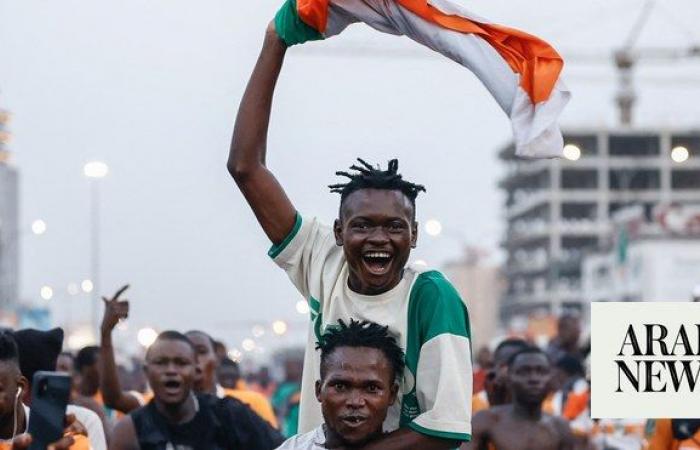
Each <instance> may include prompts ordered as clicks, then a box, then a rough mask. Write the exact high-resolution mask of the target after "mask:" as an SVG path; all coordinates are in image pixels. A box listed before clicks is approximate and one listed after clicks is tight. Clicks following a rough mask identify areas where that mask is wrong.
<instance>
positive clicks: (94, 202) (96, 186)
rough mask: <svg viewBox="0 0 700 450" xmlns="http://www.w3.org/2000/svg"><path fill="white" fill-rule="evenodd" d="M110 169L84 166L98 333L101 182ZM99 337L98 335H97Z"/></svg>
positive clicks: (93, 320) (93, 310) (93, 311)
mask: <svg viewBox="0 0 700 450" xmlns="http://www.w3.org/2000/svg"><path fill="white" fill-rule="evenodd" d="M108 173H109V167H108V166H107V164H105V163H103V162H102V161H90V162H88V163H86V164H85V165H84V166H83V174H84V175H85V176H86V177H87V178H88V180H89V181H90V277H91V280H90V281H92V290H91V295H90V323H91V325H92V330H93V332H94V333H97V305H98V303H99V295H100V292H101V291H100V180H101V179H102V178H104V177H106V176H107V174H108ZM95 336H97V334H95Z"/></svg>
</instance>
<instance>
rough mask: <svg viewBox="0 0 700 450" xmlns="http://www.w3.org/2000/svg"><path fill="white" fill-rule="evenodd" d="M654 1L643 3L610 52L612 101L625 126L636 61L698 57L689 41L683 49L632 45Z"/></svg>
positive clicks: (633, 95) (699, 49) (632, 95)
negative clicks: (614, 92) (614, 87)
mask: <svg viewBox="0 0 700 450" xmlns="http://www.w3.org/2000/svg"><path fill="white" fill-rule="evenodd" d="M654 5H655V2H654V0H648V1H647V2H646V3H645V4H644V7H643V8H642V10H641V12H640V14H639V17H638V18H637V21H636V22H635V24H634V26H633V27H632V29H631V30H630V33H629V35H628V36H627V40H626V41H625V44H624V45H623V46H622V47H621V48H619V49H618V50H616V51H615V52H614V53H613V59H614V61H615V66H616V67H617V71H618V83H619V84H618V89H617V95H616V96H615V101H616V103H617V106H618V109H619V114H620V116H619V117H620V124H622V125H624V126H630V125H632V110H633V108H634V104H635V102H636V100H637V94H636V92H635V89H634V82H633V74H634V68H635V65H636V64H637V62H638V61H639V60H641V59H644V60H653V61H657V62H667V61H675V60H679V59H683V58H689V57H700V45H691V46H689V47H688V48H686V49H672V48H640V49H636V48H635V46H636V43H637V40H638V39H639V35H640V34H641V32H642V30H643V29H644V26H645V25H646V24H647V22H648V21H649V17H650V16H651V12H652V10H653V9H654Z"/></svg>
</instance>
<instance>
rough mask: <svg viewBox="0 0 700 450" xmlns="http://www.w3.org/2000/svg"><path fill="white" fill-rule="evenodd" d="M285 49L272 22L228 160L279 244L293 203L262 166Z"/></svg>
mask: <svg viewBox="0 0 700 450" xmlns="http://www.w3.org/2000/svg"><path fill="white" fill-rule="evenodd" d="M286 50H287V47H286V46H285V44H284V43H283V42H282V40H281V39H280V38H279V37H278V36H277V32H276V31H275V27H274V25H273V24H272V23H271V24H270V25H269V26H268V28H267V32H266V33H265V43H264V44H263V48H262V50H261V51H260V57H259V58H258V62H257V63H256V64H255V69H253V73H252V75H251V76H250V81H249V82H248V86H247V87H246V90H245V93H244V94H243V99H242V100H241V106H240V107H239V109H238V117H237V118H236V125H235V127H234V130H233V139H232V140H231V151H230V153H229V159H228V171H229V172H230V173H231V175H232V176H233V178H234V180H236V184H237V185H238V187H239V188H240V190H241V192H242V193H243V196H244V197H245V199H246V200H247V201H248V204H250V207H251V209H252V210H253V212H254V213H255V217H257V219H258V222H260V225H261V226H262V229H263V230H264V231H265V234H267V237H268V238H269V239H270V241H271V242H272V243H273V244H279V243H281V242H282V241H283V240H284V238H285V237H287V235H288V234H289V232H290V231H291V230H292V228H293V227H294V223H295V222H296V209H295V208H294V205H293V204H292V202H291V201H290V200H289V198H288V197H287V194H286V193H285V192H284V189H283V188H282V186H281V185H280V183H279V182H278V181H277V179H276V178H275V176H274V175H273V174H272V172H271V171H269V170H268V168H267V167H266V165H265V154H266V149H267V129H268V126H269V123H270V110H271V109H272V97H273V95H274V92H275V85H276V84H277V79H278V78H279V74H280V71H281V70H282V63H283V62H284V55H285V52H286Z"/></svg>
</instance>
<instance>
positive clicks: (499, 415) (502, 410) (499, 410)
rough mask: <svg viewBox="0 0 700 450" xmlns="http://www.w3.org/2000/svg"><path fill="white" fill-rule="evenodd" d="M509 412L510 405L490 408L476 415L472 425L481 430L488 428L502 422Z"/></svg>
mask: <svg viewBox="0 0 700 450" xmlns="http://www.w3.org/2000/svg"><path fill="white" fill-rule="evenodd" d="M510 410H511V408H510V405H498V406H492V407H490V408H488V409H484V410H481V411H479V412H478V413H476V414H475V415H474V418H473V419H472V423H473V424H475V425H479V426H480V427H481V428H488V427H490V426H493V425H496V424H498V423H499V422H502V421H503V419H505V418H506V417H507V416H508V414H509V413H510Z"/></svg>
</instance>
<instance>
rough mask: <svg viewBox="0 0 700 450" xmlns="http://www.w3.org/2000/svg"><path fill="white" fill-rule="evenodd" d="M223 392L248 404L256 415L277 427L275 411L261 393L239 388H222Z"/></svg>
mask: <svg viewBox="0 0 700 450" xmlns="http://www.w3.org/2000/svg"><path fill="white" fill-rule="evenodd" d="M224 394H225V395H227V396H229V397H233V398H235V399H237V400H240V401H241V402H243V403H245V404H246V405H248V406H250V409H252V410H253V411H254V412H255V413H256V414H257V415H259V416H260V417H262V418H263V419H265V420H266V421H268V422H269V423H270V425H272V426H273V427H275V428H279V424H278V423H277V417H276V416H275V411H274V410H273V409H272V405H271V404H270V401H269V400H268V399H267V398H266V397H265V396H264V395H262V394H261V393H259V392H255V391H244V390H241V389H224Z"/></svg>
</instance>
